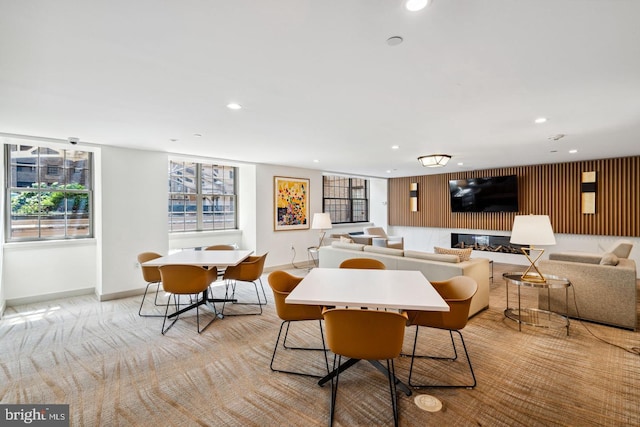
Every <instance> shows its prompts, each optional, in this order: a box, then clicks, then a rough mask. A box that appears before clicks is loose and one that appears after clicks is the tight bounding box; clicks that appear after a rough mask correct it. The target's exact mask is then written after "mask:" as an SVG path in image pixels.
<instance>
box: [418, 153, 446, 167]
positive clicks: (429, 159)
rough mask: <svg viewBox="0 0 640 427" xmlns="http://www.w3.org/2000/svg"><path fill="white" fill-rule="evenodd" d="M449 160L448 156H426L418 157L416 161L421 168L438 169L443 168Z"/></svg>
mask: <svg viewBox="0 0 640 427" xmlns="http://www.w3.org/2000/svg"><path fill="white" fill-rule="evenodd" d="M450 158H451V156H450V155H448V154H429V155H428V156H420V157H418V161H419V162H420V163H422V166H426V167H428V168H439V167H442V166H445V165H446V164H447V163H448V162H449V159H450Z"/></svg>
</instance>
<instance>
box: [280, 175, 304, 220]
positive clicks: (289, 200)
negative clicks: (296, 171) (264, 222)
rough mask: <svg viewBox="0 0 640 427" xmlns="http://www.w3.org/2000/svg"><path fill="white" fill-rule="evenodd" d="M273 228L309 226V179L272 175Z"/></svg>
mask: <svg viewBox="0 0 640 427" xmlns="http://www.w3.org/2000/svg"><path fill="white" fill-rule="evenodd" d="M273 188H274V204H275V206H274V209H275V221H274V230H275V231H284V230H304V229H308V228H309V180H308V179H305V178H287V177H281V176H276V177H274V183H273Z"/></svg>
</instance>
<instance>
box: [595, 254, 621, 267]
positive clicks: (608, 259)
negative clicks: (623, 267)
mask: <svg viewBox="0 0 640 427" xmlns="http://www.w3.org/2000/svg"><path fill="white" fill-rule="evenodd" d="M619 262H620V260H619V259H618V257H617V256H615V255H614V254H612V253H609V252H607V253H605V254H602V259H601V260H600V265H618V263H619Z"/></svg>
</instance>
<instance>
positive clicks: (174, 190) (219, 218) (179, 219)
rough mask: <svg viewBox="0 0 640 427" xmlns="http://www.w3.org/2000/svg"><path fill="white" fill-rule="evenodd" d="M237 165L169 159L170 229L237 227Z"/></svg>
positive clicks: (189, 229) (190, 229) (176, 230)
mask: <svg viewBox="0 0 640 427" xmlns="http://www.w3.org/2000/svg"><path fill="white" fill-rule="evenodd" d="M236 200H237V198H236V168H235V167H233V166H221V165H213V164H205V163H196V162H188V161H186V162H185V161H175V160H170V161H169V211H168V215H169V231H170V232H179V231H200V230H229V229H236V228H237V220H236V211H237V207H236V203H237V201H236Z"/></svg>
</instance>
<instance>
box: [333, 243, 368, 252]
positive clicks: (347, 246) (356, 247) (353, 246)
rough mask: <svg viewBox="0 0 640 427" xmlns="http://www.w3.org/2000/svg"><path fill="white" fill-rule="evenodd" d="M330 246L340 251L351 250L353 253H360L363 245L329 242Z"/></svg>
mask: <svg viewBox="0 0 640 427" xmlns="http://www.w3.org/2000/svg"><path fill="white" fill-rule="evenodd" d="M331 246H333V247H334V248H340V249H351V250H353V251H361V250H362V248H364V245H361V244H360V243H343V242H331Z"/></svg>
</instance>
